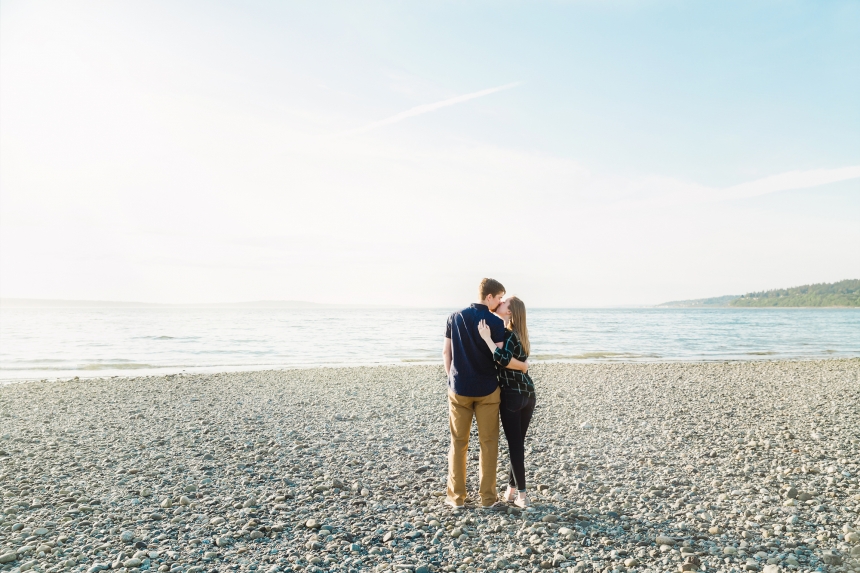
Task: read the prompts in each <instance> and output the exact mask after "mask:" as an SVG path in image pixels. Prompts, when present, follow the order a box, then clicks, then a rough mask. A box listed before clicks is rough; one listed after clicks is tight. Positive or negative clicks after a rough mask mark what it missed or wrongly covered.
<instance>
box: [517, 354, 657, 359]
mask: <svg viewBox="0 0 860 573" xmlns="http://www.w3.org/2000/svg"><path fill="white" fill-rule="evenodd" d="M532 358H533V359H535V360H599V359H602V358H606V359H621V358H659V355H657V354H635V353H632V352H583V353H582V354H535V355H533V356H532Z"/></svg>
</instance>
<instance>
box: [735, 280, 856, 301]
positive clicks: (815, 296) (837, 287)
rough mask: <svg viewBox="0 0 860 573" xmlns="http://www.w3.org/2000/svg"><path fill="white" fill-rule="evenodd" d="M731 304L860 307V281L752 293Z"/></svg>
mask: <svg viewBox="0 0 860 573" xmlns="http://www.w3.org/2000/svg"><path fill="white" fill-rule="evenodd" d="M729 304H730V305H731V306H750V307H752V306H755V307H763V306H781V307H791V306H860V280H846V281H839V282H838V283H832V284H828V283H820V284H814V285H803V286H799V287H793V288H787V289H775V290H766V291H762V292H751V293H747V294H745V295H743V296H741V297H738V298H736V299H735V300H733V301H731V303H729Z"/></svg>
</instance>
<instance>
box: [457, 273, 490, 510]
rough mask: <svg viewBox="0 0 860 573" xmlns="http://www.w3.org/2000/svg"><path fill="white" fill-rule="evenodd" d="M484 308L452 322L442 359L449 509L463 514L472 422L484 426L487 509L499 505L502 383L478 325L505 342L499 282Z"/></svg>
mask: <svg viewBox="0 0 860 573" xmlns="http://www.w3.org/2000/svg"><path fill="white" fill-rule="evenodd" d="M478 293H479V302H477V303H473V304H472V305H470V306H469V307H467V308H464V309H463V310H461V311H458V312H455V313H453V314H452V315H451V316H449V317H448V324H447V326H446V328H445V346H444V348H443V350H442V358H443V360H444V362H445V372H446V373H447V374H448V425H449V426H450V428H451V448H450V450H449V452H448V495H447V498H446V500H445V503H447V504H448V505H450V506H452V507H454V508H457V509H459V508H462V507H463V505H464V504H465V502H466V454H467V452H468V449H469V432H470V431H471V428H472V416H474V417H475V419H476V420H477V423H478V440H479V442H480V446H481V450H480V460H479V465H480V471H479V474H478V477H479V481H480V495H481V506H482V507H484V508H487V509H489V508H492V507H494V504H495V503H496V500H497V494H496V464H497V462H498V457H499V383H498V378H497V376H496V368H495V366H494V364H493V355H492V354H491V353H490V351H489V349H488V348H487V344H486V343H484V341H483V340H482V339H481V336H480V335H479V334H478V323H479V322H481V321H482V320H484V321H486V323H487V325H488V326H489V327H490V332H491V335H492V339H493V342H494V343H495V344H496V346H498V347H499V348H501V347H502V345H503V344H504V341H505V323H504V322H503V321H502V319H501V318H499V317H498V316H496V315H495V314H493V313H492V311H494V310H496V308H497V307H498V306H499V303H501V301H502V297H503V296H504V295H505V287H503V286H502V283H500V282H499V281H497V280H494V279H483V280H482V281H481V284H480V286H479V288H478Z"/></svg>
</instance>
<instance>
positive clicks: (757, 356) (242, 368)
mask: <svg viewBox="0 0 860 573" xmlns="http://www.w3.org/2000/svg"><path fill="white" fill-rule="evenodd" d="M587 354H589V353H587ZM593 354H613V353H593ZM834 360H835V361H839V360H860V353H858V354H857V355H856V356H821V355H815V356H809V357H802V356H801V357H798V356H795V357H788V358H786V357H781V356H772V355H769V354H768V353H764V352H751V353H749V356H748V357H743V358H727V357H723V358H710V359H697V360H686V359H677V360H671V359H664V358H659V357H658V358H653V359H650V358H645V357H643V358H642V359H639V360H635V359H634V360H631V359H630V358H629V357H620V358H617V359H613V358H610V357H595V358H569V359H565V358H560V359H555V358H553V359H546V360H541V359H534V360H533V361H532V362H531V364H532V365H533V366H538V365H549V364H570V365H600V364H604V365H619V364H629V365H644V364H665V365H670V364H678V365H695V364H723V363H725V364H743V363H747V362H749V363H757V362H818V361H834ZM413 366H439V367H441V366H442V363H441V361H440V362H437V361H430V360H427V361H424V360H403V361H401V362H390V363H385V362H382V363H375V364H336V363H334V364H315V365H296V366H289V365H285V366H274V365H260V366H259V367H255V366H253V365H239V366H235V367H230V366H197V367H163V368H152V369H149V368H140V369H138V368H126V369H119V370H113V371H112V370H110V369H107V368H106V369H104V372H107V373H106V374H96V373H95V372H98V370H66V371H63V372H64V373H65V375H63V376H34V377H21V378H3V377H2V374H0V387H2V386H4V385H7V384H19V383H26V382H71V381H73V380H90V381H95V380H104V381H109V380H115V379H138V378H142V379H148V378H158V377H168V376H179V375H181V376H199V375H210V376H211V375H218V374H236V375H239V374H245V373H248V374H250V373H260V372H271V373H277V372H287V371H294V370H316V369H324V370H340V369H351V368H389V367H392V368H410V367H413ZM2 372H3V371H2V370H0V373H2ZM43 372H44V371H43ZM110 372H121V373H119V374H111V373H110ZM88 373H93V374H92V375H89V374H88Z"/></svg>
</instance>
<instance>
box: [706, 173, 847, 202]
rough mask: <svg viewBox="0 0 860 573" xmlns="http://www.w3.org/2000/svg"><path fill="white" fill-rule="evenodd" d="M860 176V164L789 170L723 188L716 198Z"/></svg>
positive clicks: (813, 185)
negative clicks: (832, 167)
mask: <svg viewBox="0 0 860 573" xmlns="http://www.w3.org/2000/svg"><path fill="white" fill-rule="evenodd" d="M858 177H860V165H852V166H850V167H840V168H838V169H810V170H808V171H788V172H787V173H780V174H779V175H771V176H770V177H763V178H761V179H756V180H755V181H748V182H747V183H741V184H739V185H733V186H732V187H727V188H725V189H721V190H720V191H719V192H717V193H715V195H714V198H715V199H741V198H743V197H755V196H756V195H764V194H766V193H774V192H776V191H788V190H789V189H804V188H807V187H817V186H818V185H824V184H826V183H835V182H837V181H845V180H847V179H856V178H858Z"/></svg>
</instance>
